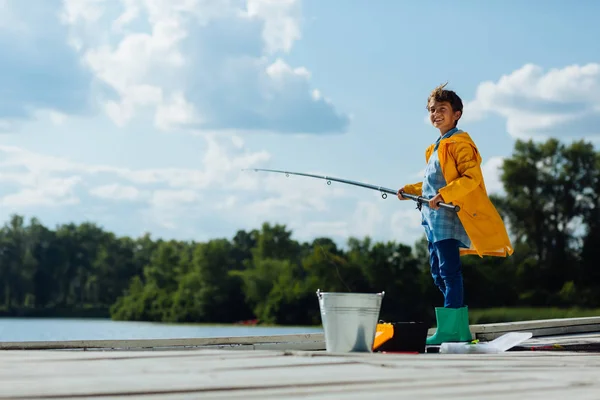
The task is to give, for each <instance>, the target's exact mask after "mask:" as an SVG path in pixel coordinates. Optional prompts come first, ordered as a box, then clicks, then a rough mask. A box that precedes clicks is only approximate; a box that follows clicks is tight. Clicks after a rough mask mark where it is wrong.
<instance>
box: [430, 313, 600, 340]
mask: <svg viewBox="0 0 600 400" xmlns="http://www.w3.org/2000/svg"><path fill="white" fill-rule="evenodd" d="M470 329H471V332H472V333H473V335H474V336H475V337H476V338H477V339H480V340H482V339H483V340H493V339H495V338H497V337H499V336H502V335H504V334H505V333H508V332H531V333H532V334H533V337H540V336H550V335H566V334H570V333H587V332H600V316H599V317H582V318H556V319H542V320H533V321H518V322H502V323H494V324H477V325H471V327H470ZM431 331H432V333H433V332H435V329H433V330H431Z"/></svg>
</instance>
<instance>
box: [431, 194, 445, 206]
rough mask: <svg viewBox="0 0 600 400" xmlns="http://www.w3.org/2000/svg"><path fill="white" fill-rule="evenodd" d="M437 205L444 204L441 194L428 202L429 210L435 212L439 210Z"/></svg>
mask: <svg viewBox="0 0 600 400" xmlns="http://www.w3.org/2000/svg"><path fill="white" fill-rule="evenodd" d="M438 203H444V198H443V197H442V194H441V193H438V194H436V195H435V196H433V197H432V198H431V200H429V208H431V209H433V210H437V209H438V208H440V206H438Z"/></svg>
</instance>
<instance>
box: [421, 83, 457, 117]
mask: <svg viewBox="0 0 600 400" xmlns="http://www.w3.org/2000/svg"><path fill="white" fill-rule="evenodd" d="M447 84H448V82H446V83H444V84H443V85H439V86H438V87H436V88H435V89H433V90H432V91H431V93H430V94H429V97H428V98H427V111H429V103H430V102H431V100H434V101H438V102H442V101H447V102H448V103H450V107H452V111H453V112H456V111H460V116H461V117H462V112H463V103H462V100H461V99H460V97H459V96H458V95H457V94H456V93H455V92H454V91H453V90H447V89H444V88H445V87H446V85H447ZM459 119H460V117H459Z"/></svg>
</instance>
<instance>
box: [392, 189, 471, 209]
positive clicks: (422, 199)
mask: <svg viewBox="0 0 600 400" xmlns="http://www.w3.org/2000/svg"><path fill="white" fill-rule="evenodd" d="M400 193H401V194H402V197H406V198H408V199H413V200H415V201H417V202H419V203H429V199H426V198H425V197H423V196H416V195H414V194H408V193H406V192H400ZM437 205H438V206H439V207H440V208H445V209H447V210H450V211H454V212H459V211H460V207H459V206H455V205H454V204H448V203H443V202H441V201H440V202H439V203H437Z"/></svg>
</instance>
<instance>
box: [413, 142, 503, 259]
mask: <svg viewBox="0 0 600 400" xmlns="http://www.w3.org/2000/svg"><path fill="white" fill-rule="evenodd" d="M433 149H434V145H433V144H432V145H431V146H429V147H428V148H427V150H426V151H425V160H426V162H428V161H429V157H430V156H431V153H432V152H433ZM438 157H439V160H440V166H441V168H442V173H443V175H444V178H445V179H446V182H448V184H447V185H446V186H445V187H443V188H442V189H440V190H439V193H441V194H442V196H443V197H444V202H446V203H452V204H454V205H457V206H459V207H460V211H459V212H458V217H459V219H460V221H461V222H462V224H463V226H464V228H465V231H466V232H467V235H469V238H470V239H471V247H470V248H468V249H465V248H461V249H460V254H461V255H466V254H477V255H479V256H480V257H482V256H498V257H506V256H507V255H511V254H512V253H513V251H514V249H513V248H512V245H511V243H510V239H509V237H508V233H507V231H506V227H505V226H504V221H503V220H502V218H501V217H500V214H498V211H497V210H496V208H495V207H494V205H493V204H492V202H491V200H490V199H489V197H488V195H487V190H486V188H485V184H484V182H483V175H482V172H481V156H480V154H479V151H478V150H477V146H476V145H475V143H474V142H473V140H472V139H471V137H470V136H469V134H468V133H466V132H461V133H456V134H454V135H452V136H450V137H449V138H446V139H442V140H441V141H440V144H439V146H438ZM422 185H423V182H419V183H416V184H413V185H406V186H405V187H404V190H405V192H406V193H408V194H412V195H417V196H421V195H422V192H421V187H422Z"/></svg>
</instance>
